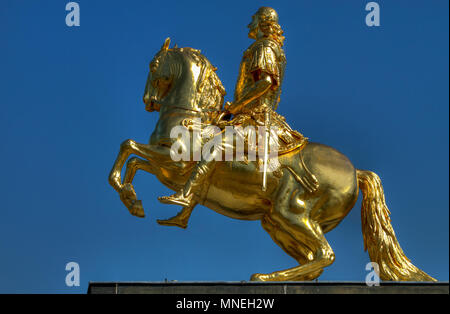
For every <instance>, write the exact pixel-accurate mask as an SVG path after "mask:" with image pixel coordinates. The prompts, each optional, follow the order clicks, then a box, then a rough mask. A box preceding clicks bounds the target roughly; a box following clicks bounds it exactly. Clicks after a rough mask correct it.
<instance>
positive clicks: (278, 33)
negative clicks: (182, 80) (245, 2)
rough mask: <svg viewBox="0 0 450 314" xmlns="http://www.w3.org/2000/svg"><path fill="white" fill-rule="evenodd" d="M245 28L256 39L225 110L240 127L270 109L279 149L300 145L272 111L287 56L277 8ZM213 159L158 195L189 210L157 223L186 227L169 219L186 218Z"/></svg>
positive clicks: (300, 140) (263, 9)
mask: <svg viewBox="0 0 450 314" xmlns="http://www.w3.org/2000/svg"><path fill="white" fill-rule="evenodd" d="M248 28H249V29H250V30H249V33H248V36H249V38H251V39H255V42H254V43H253V44H252V45H251V46H250V47H249V48H248V49H247V50H246V51H245V52H244V56H243V58H242V61H241V64H240V70H239V76H238V80H237V83H236V89H235V95H234V99H235V100H234V102H233V103H227V105H226V107H225V110H226V111H228V112H230V113H232V114H233V115H234V116H235V117H234V119H233V120H232V121H231V124H232V125H240V126H242V127H245V126H247V125H254V126H262V125H264V123H265V113H266V112H269V114H270V121H271V126H272V127H273V126H275V127H277V129H278V138H279V139H280V141H281V143H280V149H284V150H290V149H293V148H296V147H299V146H301V145H303V144H304V143H305V142H306V138H304V137H303V136H302V135H301V134H300V133H298V132H297V131H294V130H292V129H291V128H290V127H289V126H288V125H287V123H286V122H285V121H284V117H282V116H280V115H278V114H277V113H276V112H275V111H274V110H275V109H276V107H277V105H278V103H279V101H280V94H281V84H282V81H283V76H284V71H285V67H286V57H285V54H284V51H283V49H282V48H281V47H282V46H283V40H284V36H283V31H282V29H281V27H280V25H279V24H278V14H277V12H276V11H275V10H274V9H272V8H269V7H261V8H260V9H259V10H258V11H257V12H256V14H255V15H253V17H252V22H251V23H250V24H249V25H248ZM215 162H216V161H215V160H211V161H206V160H202V161H200V162H198V163H197V165H196V166H195V167H194V169H193V172H192V174H191V176H190V178H189V179H188V181H187V182H186V184H185V186H184V188H183V189H182V190H181V191H178V192H177V193H175V194H173V195H171V196H163V197H160V198H159V200H160V201H161V202H162V203H166V204H176V205H181V206H183V207H184V210H183V212H184V211H185V210H189V211H188V213H184V214H182V213H180V214H178V215H177V216H176V217H173V218H172V219H169V220H167V221H160V223H162V224H167V225H177V226H181V227H185V226H183V223H181V225H180V223H176V222H175V221H173V222H174V223H173V224H172V223H170V221H171V220H176V219H179V218H180V215H181V216H183V217H184V218H186V219H188V217H189V216H190V211H192V208H193V207H194V206H195V201H193V195H194V192H195V191H196V187H198V186H200V185H201V184H202V183H203V182H204V179H205V178H206V177H207V176H208V174H209V173H210V172H211V170H212V169H214V165H215ZM177 217H178V218H177ZM183 220H185V219H183ZM186 223H187V221H186Z"/></svg>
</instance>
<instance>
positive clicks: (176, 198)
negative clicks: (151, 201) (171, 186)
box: [158, 193, 192, 207]
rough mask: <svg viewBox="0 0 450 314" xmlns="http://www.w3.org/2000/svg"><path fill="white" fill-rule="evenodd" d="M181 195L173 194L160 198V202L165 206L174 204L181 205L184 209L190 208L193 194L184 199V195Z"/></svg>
mask: <svg viewBox="0 0 450 314" xmlns="http://www.w3.org/2000/svg"><path fill="white" fill-rule="evenodd" d="M180 194H181V195H178V194H177V193H176V194H173V195H170V196H161V197H158V201H160V202H161V203H163V204H172V205H180V206H183V207H189V206H191V205H192V204H191V203H192V194H191V195H189V196H187V197H184V196H183V193H180Z"/></svg>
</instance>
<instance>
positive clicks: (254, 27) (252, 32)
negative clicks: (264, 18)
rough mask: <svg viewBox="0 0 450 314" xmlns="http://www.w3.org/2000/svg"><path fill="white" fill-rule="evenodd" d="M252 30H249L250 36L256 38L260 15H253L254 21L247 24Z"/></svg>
mask: <svg viewBox="0 0 450 314" xmlns="http://www.w3.org/2000/svg"><path fill="white" fill-rule="evenodd" d="M247 27H248V28H249V29H250V30H249V31H248V37H249V38H251V39H256V37H257V35H258V15H256V14H255V15H253V16H252V21H251V23H250V24H248V26H247Z"/></svg>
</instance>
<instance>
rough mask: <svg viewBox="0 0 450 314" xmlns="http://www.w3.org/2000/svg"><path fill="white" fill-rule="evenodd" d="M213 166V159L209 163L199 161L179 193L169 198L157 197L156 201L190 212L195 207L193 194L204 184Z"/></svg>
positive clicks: (214, 162)
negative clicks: (180, 207)
mask: <svg viewBox="0 0 450 314" xmlns="http://www.w3.org/2000/svg"><path fill="white" fill-rule="evenodd" d="M215 164H216V161H215V160H214V159H213V160H210V161H207V160H202V161H199V162H198V163H197V165H196V166H195V167H194V170H193V171H192V173H191V176H190V177H189V179H188V180H187V182H186V184H185V185H184V187H183V188H182V189H181V190H180V191H178V192H177V193H175V194H173V195H171V196H162V197H159V198H158V200H159V201H160V202H161V203H165V204H175V205H181V206H183V207H185V208H186V209H187V210H190V211H192V209H193V208H194V206H195V201H194V200H193V196H194V193H195V192H196V191H197V190H198V187H199V186H201V185H202V184H203V183H204V181H205V179H206V178H207V177H208V175H209V173H210V172H211V171H212V170H213V169H214V166H215ZM183 210H184V209H183Z"/></svg>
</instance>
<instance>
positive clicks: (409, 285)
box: [88, 281, 449, 294]
mask: <svg viewBox="0 0 450 314" xmlns="http://www.w3.org/2000/svg"><path fill="white" fill-rule="evenodd" d="M380 293H381V294H449V283H448V282H438V283H435V282H429V283H428V282H426V283H423V282H420V283H417V282H382V283H380V285H379V286H372V287H369V286H367V285H366V284H365V283H364V282H263V283H262V282H245V281H244V282H91V283H89V288H88V294H380Z"/></svg>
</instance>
